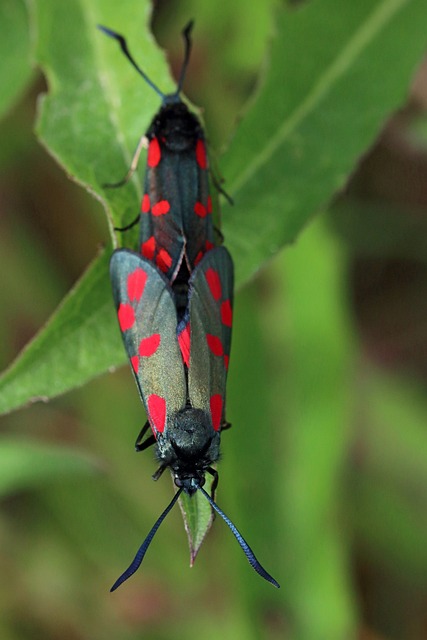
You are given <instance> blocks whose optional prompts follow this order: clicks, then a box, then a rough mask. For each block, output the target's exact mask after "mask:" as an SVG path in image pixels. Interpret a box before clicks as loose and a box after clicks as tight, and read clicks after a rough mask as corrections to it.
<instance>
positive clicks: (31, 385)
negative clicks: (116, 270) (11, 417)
mask: <svg viewBox="0 0 427 640" xmlns="http://www.w3.org/2000/svg"><path fill="white" fill-rule="evenodd" d="M109 254H110V251H104V252H103V253H102V255H101V256H100V257H99V258H98V259H97V260H95V262H94V263H93V265H92V266H91V267H89V269H88V270H87V272H86V273H85V275H84V276H83V277H82V278H81V280H79V282H77V284H76V285H75V287H74V289H72V290H71V291H70V293H69V294H68V296H67V297H66V298H65V299H64V301H63V303H62V305H61V306H60V307H59V308H58V310H57V311H56V313H55V314H54V315H53V316H52V317H51V318H50V320H49V322H48V323H47V324H46V325H45V327H44V328H43V329H42V330H41V331H40V333H39V334H38V335H37V336H36V337H35V338H34V339H33V340H32V342H30V343H29V344H28V345H27V347H26V348H25V349H24V351H22V353H21V354H20V355H19V356H18V358H17V359H16V360H15V362H13V363H12V364H11V366H10V367H9V368H8V369H7V370H6V371H5V372H4V373H3V375H2V377H1V379H0V411H1V412H2V413H6V412H8V411H12V409H16V408H17V407H19V406H22V405H23V404H25V403H26V402H34V401H36V400H48V399H49V398H52V397H54V396H57V395H60V394H62V393H64V392H65V391H67V390H69V389H71V388H74V387H77V386H79V385H81V384H82V383H83V382H85V381H86V380H89V379H90V378H93V377H94V376H96V375H97V374H98V373H100V372H102V371H105V370H106V369H108V368H110V367H112V366H116V365H118V364H121V363H123V362H124V361H125V359H126V357H125V353H124V350H123V345H122V342H121V339H120V334H119V331H118V327H117V319H116V317H115V314H114V308H113V304H112V300H111V291H110V285H109V282H108V280H107V278H106V274H107V272H108V260H109Z"/></svg>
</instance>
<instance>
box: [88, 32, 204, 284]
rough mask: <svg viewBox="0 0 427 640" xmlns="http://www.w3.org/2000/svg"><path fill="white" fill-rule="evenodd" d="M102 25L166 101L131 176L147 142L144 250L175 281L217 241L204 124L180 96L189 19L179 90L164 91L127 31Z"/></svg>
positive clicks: (187, 52)
mask: <svg viewBox="0 0 427 640" xmlns="http://www.w3.org/2000/svg"><path fill="white" fill-rule="evenodd" d="M100 29H101V30H102V31H103V32H104V33H106V34H107V35H108V36H110V37H112V38H114V39H116V40H117V41H118V42H119V44H120V47H121V49H122V51H123V53H124V54H125V55H126V57H127V58H128V59H129V60H130V62H131V63H132V65H133V66H134V67H135V68H136V70H137V71H138V73H140V74H141V75H142V76H143V78H144V79H145V80H146V81H147V82H148V83H149V84H150V86H151V87H153V88H154V90H155V91H156V92H157V93H158V94H159V95H160V96H161V98H162V100H163V104H162V106H161V108H160V110H159V111H158V112H157V113H156V115H155V116H154V118H153V120H152V122H151V124H150V127H149V128H148V130H147V132H146V133H145V134H144V136H143V137H142V138H141V140H140V142H139V144H138V146H137V150H136V152H135V156H134V159H133V161H132V165H131V169H130V171H129V173H128V175H127V177H126V178H125V180H124V181H122V182H121V183H118V184H117V185H109V186H119V185H120V184H123V183H124V182H126V181H127V180H128V179H129V177H130V176H131V175H132V173H133V171H134V170H135V169H136V164H137V161H138V157H139V154H140V152H141V149H142V147H144V146H147V147H148V154H147V169H146V174H145V182H144V195H143V198H142V203H141V212H140V216H138V218H137V219H136V220H134V221H133V222H132V223H131V224H130V225H128V226H127V227H124V228H123V229H122V230H125V229H128V228H129V227H130V226H132V225H133V224H134V223H136V222H137V221H138V220H140V239H139V245H140V246H139V250H140V252H141V254H142V255H143V256H145V257H146V258H148V259H149V260H151V261H152V262H154V263H155V264H156V265H157V267H158V268H159V269H160V271H162V273H164V274H165V275H166V277H167V278H168V280H169V281H170V282H174V281H175V280H176V279H178V280H179V281H186V280H188V277H189V274H190V273H191V272H192V271H193V269H194V267H195V266H196V265H197V264H198V262H199V261H200V260H201V259H202V257H203V255H204V254H205V253H206V251H209V249H212V248H213V246H214V244H215V232H214V226H213V222H212V201H211V197H210V195H209V169H208V159H207V154H206V142H205V136H204V132H203V128H202V126H201V124H200V122H199V120H198V118H197V117H196V115H195V114H194V113H192V112H191V111H189V109H188V107H187V105H186V104H185V103H184V102H183V101H182V100H181V98H180V95H179V94H180V91H181V88H182V83H183V81H184V77H185V71H186V68H187V64H188V60H189V56H190V51H191V40H190V32H191V29H192V23H191V22H190V23H189V24H188V25H187V27H186V28H185V29H184V32H183V34H184V38H185V44H186V50H185V59H184V63H183V66H182V71H181V77H180V80H179V83H178V87H177V90H176V92H175V93H173V94H170V95H164V94H163V93H162V92H161V91H160V90H159V89H158V88H157V87H156V86H155V85H154V84H153V82H151V80H150V79H149V78H148V77H147V76H146V74H145V73H144V72H143V71H142V70H141V69H140V68H139V66H138V65H137V63H136V62H135V60H134V59H133V57H132V56H131V54H130V52H129V50H128V47H127V44H126V40H125V39H124V37H123V36H121V35H119V34H117V33H115V32H114V31H111V30H110V29H107V28H106V27H100Z"/></svg>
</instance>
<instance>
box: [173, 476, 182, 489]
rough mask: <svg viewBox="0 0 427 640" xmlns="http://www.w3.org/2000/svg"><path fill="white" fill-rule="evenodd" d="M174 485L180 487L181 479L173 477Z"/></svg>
mask: <svg viewBox="0 0 427 640" xmlns="http://www.w3.org/2000/svg"><path fill="white" fill-rule="evenodd" d="M174 483H175V486H176V487H182V480H181V478H178V477H175V478H174Z"/></svg>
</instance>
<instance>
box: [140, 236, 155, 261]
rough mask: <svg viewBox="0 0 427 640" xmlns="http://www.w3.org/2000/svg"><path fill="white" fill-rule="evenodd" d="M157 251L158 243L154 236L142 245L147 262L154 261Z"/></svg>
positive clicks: (142, 251)
mask: <svg viewBox="0 0 427 640" xmlns="http://www.w3.org/2000/svg"><path fill="white" fill-rule="evenodd" d="M155 250H156V241H155V239H154V236H151V238H148V240H146V241H145V242H143V243H142V245H141V253H142V255H143V256H144V258H147V260H152V259H153V258H154V252H155Z"/></svg>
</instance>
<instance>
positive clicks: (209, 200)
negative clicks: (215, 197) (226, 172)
mask: <svg viewBox="0 0 427 640" xmlns="http://www.w3.org/2000/svg"><path fill="white" fill-rule="evenodd" d="M207 208H208V213H212V198H211V197H210V196H208V207H207Z"/></svg>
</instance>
